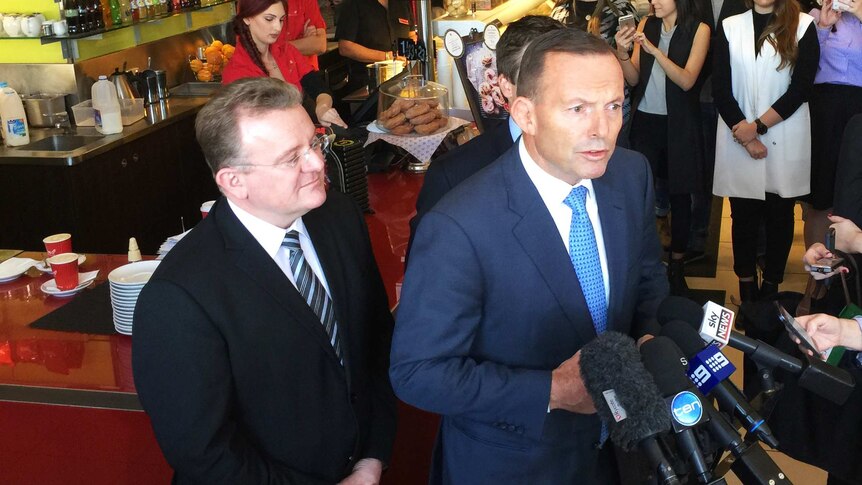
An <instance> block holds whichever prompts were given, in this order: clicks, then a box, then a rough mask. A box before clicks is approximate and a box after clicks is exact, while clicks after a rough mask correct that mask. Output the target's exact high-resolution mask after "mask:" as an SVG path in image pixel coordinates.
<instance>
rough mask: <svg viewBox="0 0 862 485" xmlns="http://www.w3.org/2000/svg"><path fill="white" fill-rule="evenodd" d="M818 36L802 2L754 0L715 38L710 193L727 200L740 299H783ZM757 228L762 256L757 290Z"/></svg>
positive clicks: (802, 180) (807, 165)
mask: <svg viewBox="0 0 862 485" xmlns="http://www.w3.org/2000/svg"><path fill="white" fill-rule="evenodd" d="M815 30H816V29H815V27H814V19H813V18H811V16H810V15H808V14H805V13H801V12H800V9H799V4H798V3H797V2H796V0H754V5H753V8H752V9H750V10H748V11H746V12H744V13H741V14H739V15H734V16H732V17H728V18H726V19H725V20H724V21H723V22H722V23H721V26H720V27H719V32H718V35H716V40H715V44H714V47H715V52H714V60H715V66H714V70H713V95H714V97H715V106H716V108H717V110H718V113H719V115H720V116H721V119H722V120H723V122H722V121H719V123H718V129H717V132H716V149H715V181H714V183H713V193H714V194H715V195H719V196H727V197H730V209H731V218H732V221H733V223H732V229H731V233H732V238H733V270H734V272H735V273H736V276H737V277H738V278H739V292H740V299H741V300H742V301H753V300H756V299H758V297H766V296H770V295H772V294H774V293H776V292H777V291H778V285H779V284H780V283H781V282H782V281H783V280H784V267H785V264H786V263H787V255H788V254H789V252H790V246H791V244H792V243H793V224H794V214H793V206H794V203H795V199H796V198H798V197H801V196H803V195H806V194H808V192H809V185H810V184H809V181H810V171H811V123H810V119H809V111H808V103H807V95H808V93H809V92H810V91H811V86H812V84H813V83H814V76H815V74H816V73H817V64H818V62H819V59H820V47H819V45H818V42H817V33H816V31H815ZM761 221H763V222H764V223H765V226H766V255H765V265H764V269H763V281H762V283H761V286H760V288H758V283H757V265H756V262H755V260H756V257H757V232H758V227H759V226H760V224H761Z"/></svg>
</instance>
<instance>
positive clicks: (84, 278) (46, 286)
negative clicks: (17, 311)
mask: <svg viewBox="0 0 862 485" xmlns="http://www.w3.org/2000/svg"><path fill="white" fill-rule="evenodd" d="M98 275H99V270H96V271H90V272H87V273H79V274H78V281H79V283H78V286H76V287H75V288H72V289H71V290H60V289H59V288H57V282H56V281H55V280H54V279H53V278H52V279H50V280H48V281H46V282H44V283H42V286H41V287H40V288H39V289H41V290H42V293H45V294H46V295H51V296H57V297H61V298H63V297H67V296H72V295H74V294H75V293H78V292H79V291H81V290H83V289H84V288H86V287H88V286H90V284H92V283H93V282H94V281H96V276H98Z"/></svg>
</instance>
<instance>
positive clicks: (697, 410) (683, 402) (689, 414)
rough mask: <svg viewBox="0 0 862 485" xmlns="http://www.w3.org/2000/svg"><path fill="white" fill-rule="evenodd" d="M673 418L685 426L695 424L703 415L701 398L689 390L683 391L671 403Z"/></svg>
mask: <svg viewBox="0 0 862 485" xmlns="http://www.w3.org/2000/svg"><path fill="white" fill-rule="evenodd" d="M670 409H671V412H672V413H673V419H675V420H676V422H677V423H679V424H681V425H683V426H694V425H695V424H697V423H698V422H700V418H701V417H702V416H703V406H702V405H701V404H700V399H698V398H697V396H695V395H694V393H691V392H689V391H682V392H681V393H679V394H677V395H676V396H674V397H673V399H672V400H671V403H670Z"/></svg>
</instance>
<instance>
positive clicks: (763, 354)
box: [656, 296, 802, 374]
mask: <svg viewBox="0 0 862 485" xmlns="http://www.w3.org/2000/svg"><path fill="white" fill-rule="evenodd" d="M734 317H735V314H734V313H733V311H732V310H729V309H727V308H725V307H723V306H721V305H719V304H717V303H713V302H711V301H710V302H707V303H706V305H704V306H703V308H701V307H700V306H698V304H697V303H695V302H693V301H691V300H689V299H687V298H682V297H679V296H669V297H667V298H665V299H664V301H663V302H661V304H660V305H659V307H658V310H657V311H656V318H657V319H658V321H659V323H660V324H662V325H664V324H665V323H667V322H669V321H671V320H682V321H683V322H686V323H687V324H689V325H691V326H692V327H695V330H698V331H699V332H700V337H701V338H702V339H703V340H704V341H706V343H715V344H716V345H718V346H719V347H720V348H724V347H726V346H727V345H728V344H729V345H730V346H731V347H733V348H735V349H737V350H740V351H742V352H743V353H745V354H746V355H748V356H749V357H751V358H752V360H754V361H755V362H757V363H760V364H763V365H765V366H768V367H770V368H773V369H774V368H776V367H778V368H781V369H784V370H786V371H788V372H790V373H793V374H799V373H801V372H802V361H800V360H799V359H797V358H795V357H791V356H789V355H787V354H785V353H784V352H781V351H780V350H778V349H776V348H775V347H773V346H771V345H769V344H767V343H765V342H761V341H760V340H755V339H753V338H751V337H746V336H745V335H743V334H741V333H739V332H735V331H734V330H733V319H734Z"/></svg>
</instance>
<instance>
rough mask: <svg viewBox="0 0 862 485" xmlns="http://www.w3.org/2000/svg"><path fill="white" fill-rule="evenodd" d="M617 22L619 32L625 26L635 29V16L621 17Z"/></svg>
mask: <svg viewBox="0 0 862 485" xmlns="http://www.w3.org/2000/svg"><path fill="white" fill-rule="evenodd" d="M618 21H619V23H620V30H622V28H623V27H625V26H629V27H631V28H633V29H634V28H637V25H636V24H635V16H634V15H632V14H628V15H623V16H622V17H620V18H619V20H618Z"/></svg>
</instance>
